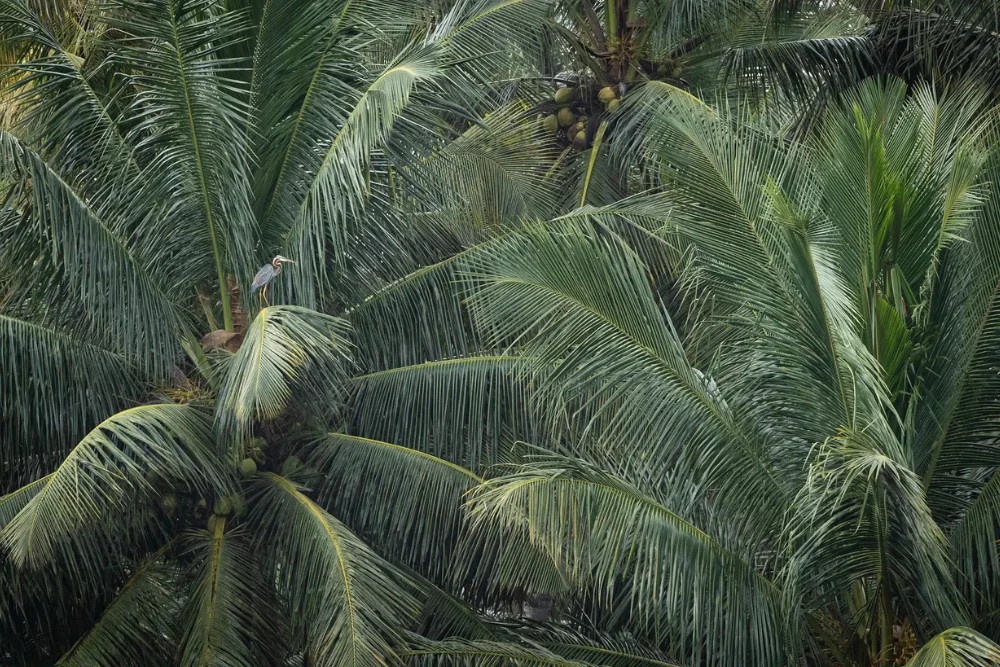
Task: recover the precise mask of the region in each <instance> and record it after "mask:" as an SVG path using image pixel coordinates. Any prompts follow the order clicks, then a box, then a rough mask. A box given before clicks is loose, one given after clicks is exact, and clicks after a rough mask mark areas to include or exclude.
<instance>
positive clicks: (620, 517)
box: [473, 460, 787, 664]
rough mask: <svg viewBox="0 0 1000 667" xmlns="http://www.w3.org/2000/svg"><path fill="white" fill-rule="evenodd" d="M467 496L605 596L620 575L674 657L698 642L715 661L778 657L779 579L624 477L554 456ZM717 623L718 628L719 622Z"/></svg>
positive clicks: (634, 616)
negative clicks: (764, 573) (520, 529)
mask: <svg viewBox="0 0 1000 667" xmlns="http://www.w3.org/2000/svg"><path fill="white" fill-rule="evenodd" d="M473 502H474V505H473V512H474V516H475V517H476V519H477V521H478V522H479V523H478V525H480V526H482V525H490V526H524V527H526V528H527V530H528V532H529V535H530V536H531V540H532V541H533V542H534V543H536V544H538V545H540V546H541V547H542V548H543V549H544V550H545V552H546V553H548V554H549V556H550V557H551V558H553V559H554V561H555V562H556V564H557V565H559V566H561V567H563V568H565V569H566V571H567V572H568V573H569V574H570V576H571V579H572V581H574V582H575V583H576V584H577V586H579V587H580V588H581V589H582V590H586V591H588V592H589V593H590V594H591V595H594V596H596V598H597V599H599V600H602V601H603V604H611V603H612V601H613V600H614V598H615V595H616V588H617V586H618V585H620V584H621V583H622V582H626V583H627V585H628V589H629V590H630V592H631V598H630V600H629V603H628V604H629V607H630V616H631V624H632V625H633V627H634V628H635V629H636V630H640V629H642V630H644V631H649V632H650V633H651V634H652V635H654V636H658V637H664V638H665V639H667V642H666V643H669V646H670V647H671V648H670V650H671V652H672V653H673V654H674V655H676V656H677V657H679V658H682V657H683V656H684V655H685V654H686V651H688V650H690V647H693V646H704V647H705V650H706V652H707V656H708V657H707V659H708V660H710V661H712V662H718V664H730V661H732V663H731V664H742V663H743V660H744V656H752V658H751V659H752V660H754V661H760V664H770V663H776V662H780V661H781V660H782V659H783V657H781V656H782V654H783V652H784V650H785V649H786V648H787V646H786V645H785V644H784V640H783V639H782V632H783V629H784V628H786V627H787V626H786V625H785V623H786V619H785V616H784V611H783V608H782V602H781V592H780V590H779V589H778V587H777V586H776V585H775V584H774V583H772V582H771V581H769V580H767V579H766V578H765V577H764V576H762V575H760V574H758V573H757V572H756V571H754V569H753V567H752V566H750V565H749V564H748V563H747V561H746V560H744V557H742V556H740V555H738V554H736V553H731V552H728V551H727V550H726V549H725V548H724V547H722V545H721V544H719V543H718V542H717V541H716V540H714V539H713V538H712V537H710V536H709V535H707V534H706V533H704V532H703V531H702V530H700V529H699V528H698V527H696V526H695V525H693V524H692V523H691V522H690V521H688V520H686V519H684V518H683V517H682V516H680V515H678V514H676V513H675V512H672V511H670V510H669V509H668V508H666V507H664V506H662V505H660V504H659V503H658V502H657V501H656V500H655V499H654V498H650V497H648V496H644V495H643V494H642V493H641V492H639V491H638V490H637V489H635V488H634V487H632V486H630V485H629V484H627V483H625V482H623V481H622V480H619V479H616V478H614V477H612V476H610V475H608V474H606V473H603V472H600V471H597V470H593V469H590V468H588V467H587V466H585V465H581V464H580V463H579V462H573V461H569V460H552V461H550V462H539V463H534V464H527V465H525V466H522V467H520V468H519V469H517V470H515V471H514V472H513V473H511V474H509V475H504V476H502V477H497V478H494V479H491V480H488V481H487V482H486V483H485V484H484V485H483V486H482V487H481V488H480V489H478V490H477V491H476V494H475V496H474V498H473ZM677 572H683V573H684V575H683V576H675V574H676V573H677ZM738 601H739V602H738ZM740 604H746V605H748V606H747V607H746V608H741V607H740V606H739V605H740ZM723 627H724V628H727V631H726V632H724V633H722V632H717V631H716V630H715V629H719V628H723Z"/></svg>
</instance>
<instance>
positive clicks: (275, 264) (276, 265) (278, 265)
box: [271, 262, 281, 275]
mask: <svg viewBox="0 0 1000 667" xmlns="http://www.w3.org/2000/svg"><path fill="white" fill-rule="evenodd" d="M271 266H273V267H274V275H278V274H279V273H281V262H272V263H271Z"/></svg>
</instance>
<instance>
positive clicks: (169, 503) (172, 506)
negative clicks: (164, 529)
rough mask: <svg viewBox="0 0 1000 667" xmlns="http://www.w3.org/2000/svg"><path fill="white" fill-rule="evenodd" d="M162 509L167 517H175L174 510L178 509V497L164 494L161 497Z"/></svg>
mask: <svg viewBox="0 0 1000 667" xmlns="http://www.w3.org/2000/svg"><path fill="white" fill-rule="evenodd" d="M160 509H161V510H163V513H164V514H166V515H167V516H173V515H174V510H176V509H177V496H175V495H174V494H172V493H167V494H164V495H163V496H161V497H160Z"/></svg>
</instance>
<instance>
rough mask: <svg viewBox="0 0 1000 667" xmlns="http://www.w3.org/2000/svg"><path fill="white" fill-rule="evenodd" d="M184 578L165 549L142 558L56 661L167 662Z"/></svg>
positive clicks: (96, 665)
mask: <svg viewBox="0 0 1000 667" xmlns="http://www.w3.org/2000/svg"><path fill="white" fill-rule="evenodd" d="M178 582H179V577H178V572H177V571H176V568H175V567H174V566H172V565H170V564H169V563H165V562H164V560H163V550H161V551H160V552H157V553H156V554H154V555H152V556H150V557H149V558H147V559H146V561H145V562H143V563H140V564H139V566H138V567H137V568H136V570H135V572H134V574H133V575H132V576H131V577H130V578H129V580H128V581H126V582H125V584H124V585H123V586H122V587H121V590H120V591H118V595H117V596H116V597H115V599H114V600H113V601H112V602H111V604H110V605H108V607H107V609H105V610H104V613H103V614H101V617H100V619H99V620H98V621H97V622H96V623H95V624H94V626H93V627H92V628H91V629H90V630H89V631H88V632H87V633H86V634H85V635H84V636H83V637H81V638H80V639H79V640H78V641H77V642H76V643H75V644H74V645H73V647H72V648H70V650H69V651H67V652H66V653H65V654H63V656H62V657H61V658H59V661H58V662H57V663H56V664H57V665H60V667H75V666H79V667H114V666H115V665H121V664H145V665H167V664H170V663H169V656H170V654H171V652H172V650H173V642H175V641H176V639H177V637H176V634H175V624H176V617H177V615H178V614H179V613H180V605H179V604H178V602H179V601H178V599H177V585H178Z"/></svg>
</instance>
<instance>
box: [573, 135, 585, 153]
mask: <svg viewBox="0 0 1000 667" xmlns="http://www.w3.org/2000/svg"><path fill="white" fill-rule="evenodd" d="M573 148H575V149H576V150H578V151H583V150H586V149H587V133H586V132H580V133H579V134H577V135H576V137H574V138H573Z"/></svg>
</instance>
